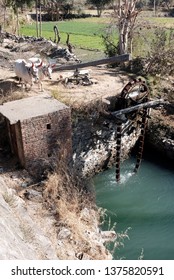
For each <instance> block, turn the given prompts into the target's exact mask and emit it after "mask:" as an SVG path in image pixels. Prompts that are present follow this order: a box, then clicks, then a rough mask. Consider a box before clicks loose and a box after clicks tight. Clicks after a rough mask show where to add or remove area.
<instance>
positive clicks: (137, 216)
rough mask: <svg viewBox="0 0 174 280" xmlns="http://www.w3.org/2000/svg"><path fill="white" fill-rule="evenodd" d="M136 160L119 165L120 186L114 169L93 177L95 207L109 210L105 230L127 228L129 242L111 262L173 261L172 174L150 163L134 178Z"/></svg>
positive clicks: (144, 161)
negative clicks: (140, 258) (113, 226)
mask: <svg viewBox="0 0 174 280" xmlns="http://www.w3.org/2000/svg"><path fill="white" fill-rule="evenodd" d="M134 165H135V159H134V158H131V159H129V160H126V161H125V162H124V163H122V165H121V182H120V183H119V184H118V183H116V182H115V169H111V170H107V171H105V172H103V173H101V174H99V175H97V176H95V177H94V184H95V190H96V200H97V205H98V206H100V207H102V208H105V209H107V210H108V215H109V218H110V220H111V225H108V223H109V219H108V221H107V222H106V224H105V226H104V228H105V229H108V227H111V226H112V225H113V223H114V222H116V223H117V224H116V228H115V229H116V231H117V232H119V233H120V232H124V231H125V230H126V229H127V228H131V229H129V230H128V235H129V239H128V238H125V239H124V247H123V246H120V247H118V248H116V250H115V252H114V253H113V257H114V259H120V258H124V259H127V260H135V259H138V258H139V257H140V255H141V256H143V259H145V260H161V259H163V260H174V170H173V169H172V168H170V167H169V166H164V165H159V164H158V162H153V161H152V160H150V159H145V160H143V162H142V164H141V167H140V169H139V171H138V173H137V174H136V175H135V174H133V172H132V170H133V168H134Z"/></svg>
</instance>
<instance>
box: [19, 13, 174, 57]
mask: <svg viewBox="0 0 174 280" xmlns="http://www.w3.org/2000/svg"><path fill="white" fill-rule="evenodd" d="M55 24H57V25H58V28H59V32H60V37H61V41H60V45H64V44H65V43H66V39H67V33H69V34H70V43H71V44H72V45H73V46H74V47H77V48H83V49H86V50H99V51H104V49H105V46H104V44H103V39H102V37H101V36H102V34H105V33H106V30H107V28H108V27H109V24H110V18H109V17H106V18H105V17H101V18H98V17H90V18H85V19H76V20H67V21H60V22H43V23H42V37H44V38H47V39H50V38H51V39H52V40H54V32H53V26H54V25H55ZM137 26H139V28H140V29H141V30H140V29H139V32H138V33H137V32H135V34H134V41H133V55H134V56H141V55H143V56H144V55H146V54H147V52H149V51H150V48H151V44H152V41H153V39H154V32H155V30H156V28H157V27H162V28H165V30H166V32H167V33H169V28H171V29H174V19H173V18H167V17H147V16H145V17H143V16H141V17H140V18H139V19H138V23H137ZM136 30H137V29H136ZM20 33H21V34H22V35H30V36H36V25H35V23H33V24H32V25H24V26H21V30H20ZM114 37H115V40H114V41H115V43H116V41H117V39H118V34H117V31H116V29H115V32H114Z"/></svg>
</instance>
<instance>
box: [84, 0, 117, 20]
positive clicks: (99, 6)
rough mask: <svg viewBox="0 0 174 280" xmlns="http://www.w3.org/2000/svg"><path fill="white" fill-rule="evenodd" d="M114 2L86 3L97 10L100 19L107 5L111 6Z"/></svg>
mask: <svg viewBox="0 0 174 280" xmlns="http://www.w3.org/2000/svg"><path fill="white" fill-rule="evenodd" d="M111 2H112V0H87V1H86V3H87V4H92V5H94V6H95V7H96V8H97V14H98V16H99V17H100V16H101V14H102V12H103V10H104V8H105V5H107V4H110V3H111Z"/></svg>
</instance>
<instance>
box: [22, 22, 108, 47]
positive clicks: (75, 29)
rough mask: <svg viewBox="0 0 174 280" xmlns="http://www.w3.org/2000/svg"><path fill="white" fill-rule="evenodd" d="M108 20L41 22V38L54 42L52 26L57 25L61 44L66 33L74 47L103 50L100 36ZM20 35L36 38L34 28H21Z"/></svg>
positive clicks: (31, 26) (29, 26) (32, 26)
mask: <svg viewBox="0 0 174 280" xmlns="http://www.w3.org/2000/svg"><path fill="white" fill-rule="evenodd" d="M107 22H108V20H107V19H103V18H101V19H100V18H88V19H78V20H70V21H61V22H58V23H57V22H43V24H42V37H45V38H47V39H50V38H51V39H52V40H54V32H53V26H54V25H55V24H58V28H59V32H60V36H61V42H60V43H62V44H65V42H66V38H67V33H69V34H70V43H71V44H72V45H74V46H78V47H82V48H86V49H92V50H104V46H103V44H102V38H101V35H102V34H105V30H106V28H107V26H108V23H107ZM20 33H21V34H23V35H30V36H36V26H35V24H32V25H25V26H23V27H21V30H20Z"/></svg>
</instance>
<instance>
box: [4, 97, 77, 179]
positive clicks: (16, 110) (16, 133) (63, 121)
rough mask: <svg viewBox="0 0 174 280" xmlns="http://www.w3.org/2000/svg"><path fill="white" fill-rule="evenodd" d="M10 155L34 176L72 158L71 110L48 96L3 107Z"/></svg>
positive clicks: (22, 100) (10, 103) (15, 102)
mask: <svg viewBox="0 0 174 280" xmlns="http://www.w3.org/2000/svg"><path fill="white" fill-rule="evenodd" d="M0 114H1V115H2V116H3V117H4V119H5V121H6V124H7V130H8V135H9V140H10V146H11V151H12V152H13V154H15V155H16V156H17V157H18V159H19V162H20V164H21V166H22V167H24V168H26V169H27V170H28V171H29V172H30V173H32V174H33V175H35V176H37V177H38V176H40V175H41V174H42V173H43V171H44V170H45V169H46V168H50V167H53V166H54V167H55V166H56V163H57V161H58V160H67V161H68V160H70V159H71V157H72V139H71V111H70V108H69V107H67V106H66V105H64V104H63V103H60V102H59V101H58V100H56V99H54V98H52V97H51V96H50V95H48V94H42V95H39V96H35V97H29V98H24V99H21V100H17V101H12V102H8V103H5V104H3V105H1V106H0Z"/></svg>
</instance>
